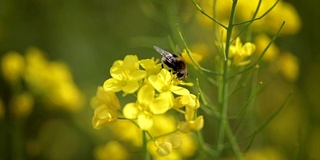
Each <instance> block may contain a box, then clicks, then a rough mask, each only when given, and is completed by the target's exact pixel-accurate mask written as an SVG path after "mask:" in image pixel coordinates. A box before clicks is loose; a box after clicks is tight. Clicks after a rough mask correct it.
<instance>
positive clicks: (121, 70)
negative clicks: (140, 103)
mask: <svg viewBox="0 0 320 160" xmlns="http://www.w3.org/2000/svg"><path fill="white" fill-rule="evenodd" d="M110 75H111V76H112V78H110V79H108V80H106V81H105V82H104V85H103V87H104V89H105V90H107V91H113V92H118V91H121V90H122V91H123V92H124V93H125V94H128V93H134V92H135V91H137V90H138V89H139V81H140V80H141V79H143V78H144V77H145V76H146V71H144V70H140V69H139V61H138V57H137V56H135V55H127V56H126V57H125V58H124V60H118V61H115V62H114V63H113V66H112V67H111V69H110Z"/></svg>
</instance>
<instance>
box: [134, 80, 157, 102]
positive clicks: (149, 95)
mask: <svg viewBox="0 0 320 160" xmlns="http://www.w3.org/2000/svg"><path fill="white" fill-rule="evenodd" d="M154 95H155V91H154V89H153V88H152V86H150V85H144V86H143V87H141V88H140V90H139V92H138V97H137V99H138V102H139V103H140V104H142V105H146V106H148V105H149V104H150V103H151V102H152V101H153V99H154Z"/></svg>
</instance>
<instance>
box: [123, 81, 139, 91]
mask: <svg viewBox="0 0 320 160" xmlns="http://www.w3.org/2000/svg"><path fill="white" fill-rule="evenodd" d="M138 89H139V83H138V82H137V81H126V85H125V86H123V88H122V90H123V92H124V93H134V92H135V91H137V90H138Z"/></svg>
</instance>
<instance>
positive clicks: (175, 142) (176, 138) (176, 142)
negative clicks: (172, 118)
mask: <svg viewBox="0 0 320 160" xmlns="http://www.w3.org/2000/svg"><path fill="white" fill-rule="evenodd" d="M165 141H167V142H169V143H171V144H172V148H178V147H180V146H181V144H182V138H181V136H180V135H179V134H170V135H169V136H167V137H166V138H165Z"/></svg>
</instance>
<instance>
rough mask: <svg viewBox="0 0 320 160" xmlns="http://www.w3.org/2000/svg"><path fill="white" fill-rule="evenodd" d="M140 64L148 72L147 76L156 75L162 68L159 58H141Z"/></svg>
mask: <svg viewBox="0 0 320 160" xmlns="http://www.w3.org/2000/svg"><path fill="white" fill-rule="evenodd" d="M140 65H141V67H142V68H144V69H145V70H146V72H147V76H150V75H156V74H158V73H159V72H160V70H161V68H162V67H161V63H158V60H154V58H151V59H142V60H140Z"/></svg>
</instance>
